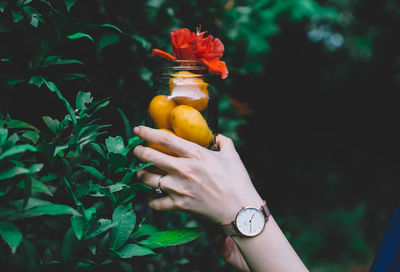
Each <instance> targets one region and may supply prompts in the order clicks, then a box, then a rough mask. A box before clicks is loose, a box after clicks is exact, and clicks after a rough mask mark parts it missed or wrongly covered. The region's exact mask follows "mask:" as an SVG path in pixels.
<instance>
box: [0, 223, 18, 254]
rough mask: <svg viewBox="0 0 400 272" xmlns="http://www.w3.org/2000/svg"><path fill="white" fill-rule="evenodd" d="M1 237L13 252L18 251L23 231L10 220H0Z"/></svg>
mask: <svg viewBox="0 0 400 272" xmlns="http://www.w3.org/2000/svg"><path fill="white" fill-rule="evenodd" d="M0 237H1V238H3V240H4V241H5V242H6V243H7V244H8V245H9V246H10V248H11V252H12V253H15V252H16V251H17V248H18V246H19V244H20V243H21V241H22V233H21V231H20V230H19V229H18V228H17V227H16V226H15V225H14V224H13V223H10V222H2V221H0Z"/></svg>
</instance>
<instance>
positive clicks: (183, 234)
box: [139, 228, 200, 249]
mask: <svg viewBox="0 0 400 272" xmlns="http://www.w3.org/2000/svg"><path fill="white" fill-rule="evenodd" d="M199 237H200V233H199V231H198V230H197V229H192V228H187V229H176V230H166V231H161V232H157V233H154V234H152V235H150V236H149V237H148V238H147V239H146V240H142V241H140V242H139V243H140V244H141V245H143V246H146V247H148V248H152V249H153V248H158V247H166V246H176V245H181V244H185V243H188V242H191V241H193V240H195V239H197V238H199Z"/></svg>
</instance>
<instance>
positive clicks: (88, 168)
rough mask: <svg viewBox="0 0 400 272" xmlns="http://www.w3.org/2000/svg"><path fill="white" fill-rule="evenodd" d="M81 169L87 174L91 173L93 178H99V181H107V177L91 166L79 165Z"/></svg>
mask: <svg viewBox="0 0 400 272" xmlns="http://www.w3.org/2000/svg"><path fill="white" fill-rule="evenodd" d="M79 167H81V168H83V169H85V170H86V171H87V172H89V174H91V175H92V176H93V177H95V178H97V179H100V180H102V179H105V178H106V177H105V176H104V175H103V174H102V173H101V172H100V171H99V170H97V169H96V168H94V167H93V166H89V165H79Z"/></svg>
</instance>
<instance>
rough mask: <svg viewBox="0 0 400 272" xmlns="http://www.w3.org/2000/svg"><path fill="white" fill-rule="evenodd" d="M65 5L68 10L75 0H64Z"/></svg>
mask: <svg viewBox="0 0 400 272" xmlns="http://www.w3.org/2000/svg"><path fill="white" fill-rule="evenodd" d="M64 2H65V6H66V7H67V10H68V11H70V9H71V8H72V6H73V5H75V3H76V2H77V0H64Z"/></svg>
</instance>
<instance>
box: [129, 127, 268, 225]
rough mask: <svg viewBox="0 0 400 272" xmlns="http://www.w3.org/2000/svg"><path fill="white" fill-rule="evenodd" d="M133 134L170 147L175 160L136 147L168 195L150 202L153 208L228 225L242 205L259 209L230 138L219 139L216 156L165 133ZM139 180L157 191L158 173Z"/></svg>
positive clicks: (148, 130) (145, 174)
mask: <svg viewBox="0 0 400 272" xmlns="http://www.w3.org/2000/svg"><path fill="white" fill-rule="evenodd" d="M134 132H135V134H136V135H137V136H139V137H140V138H142V139H144V140H145V141H148V142H152V143H155V144H157V145H160V146H163V147H165V148H168V149H169V150H171V151H173V152H174V153H175V154H177V156H176V157H174V156H170V155H167V154H164V153H161V152H159V151H157V150H155V149H152V148H149V147H144V146H137V147H136V148H135V149H134V154H135V155H136V156H137V157H138V158H139V159H141V160H142V161H145V162H152V163H154V165H155V166H156V167H158V168H160V169H161V170H163V171H164V172H165V173H166V175H165V177H164V178H163V181H162V184H161V189H162V190H163V191H164V192H166V193H167V196H164V197H161V198H154V199H150V200H149V202H148V204H149V206H150V207H151V208H153V209H155V210H158V211H164V210H173V209H178V210H184V211H190V212H193V213H195V214H197V215H200V216H202V217H205V218H206V219H208V220H209V221H211V222H214V223H217V224H226V223H229V222H231V221H233V220H234V219H235V216H236V214H237V212H238V211H239V210H240V208H241V207H242V206H245V205H246V206H247V205H249V206H257V207H258V206H261V204H262V203H263V201H262V199H261V197H260V196H259V195H258V193H257V192H256V190H255V188H254V186H253V184H252V183H251V180H250V177H249V175H248V173H247V171H246V169H245V167H244V165H243V163H242V161H241V159H240V157H239V155H238V153H237V152H236V150H235V147H234V145H233V142H232V140H231V139H229V138H227V137H225V136H222V135H218V136H217V138H216V144H217V146H218V148H219V150H218V151H212V150H208V149H206V148H203V147H201V146H199V145H197V144H195V143H192V142H189V141H186V140H184V139H182V138H179V137H177V136H175V135H172V134H170V133H168V132H165V131H160V130H156V129H152V128H149V127H145V126H140V127H136V128H135V129H134ZM138 177H139V179H140V180H141V181H142V182H143V183H144V184H146V185H149V186H151V187H152V188H156V187H157V186H158V179H159V177H160V175H159V174H155V173H153V172H151V171H149V170H146V169H143V170H140V171H139V172H138Z"/></svg>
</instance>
